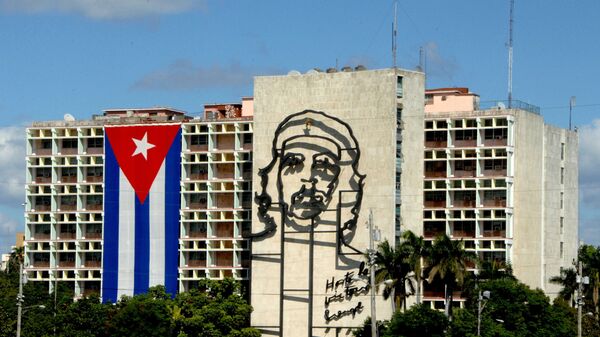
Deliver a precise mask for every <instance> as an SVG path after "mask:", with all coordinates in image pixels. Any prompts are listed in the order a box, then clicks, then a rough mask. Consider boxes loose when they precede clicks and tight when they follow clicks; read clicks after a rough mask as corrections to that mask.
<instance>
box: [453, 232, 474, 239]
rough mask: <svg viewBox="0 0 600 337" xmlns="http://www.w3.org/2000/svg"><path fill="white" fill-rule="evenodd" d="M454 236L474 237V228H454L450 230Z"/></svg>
mask: <svg viewBox="0 0 600 337" xmlns="http://www.w3.org/2000/svg"><path fill="white" fill-rule="evenodd" d="M452 237H454V238H474V237H475V230H454V231H453V232H452Z"/></svg>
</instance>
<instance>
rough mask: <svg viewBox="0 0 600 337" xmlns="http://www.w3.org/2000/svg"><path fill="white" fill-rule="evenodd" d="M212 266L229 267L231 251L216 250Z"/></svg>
mask: <svg viewBox="0 0 600 337" xmlns="http://www.w3.org/2000/svg"><path fill="white" fill-rule="evenodd" d="M214 266H215V267H229V268H231V267H232V266H233V253H232V252H216V253H215V261H214Z"/></svg>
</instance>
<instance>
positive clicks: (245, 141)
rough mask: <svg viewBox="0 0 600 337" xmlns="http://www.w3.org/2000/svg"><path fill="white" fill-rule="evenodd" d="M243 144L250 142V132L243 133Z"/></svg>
mask: <svg viewBox="0 0 600 337" xmlns="http://www.w3.org/2000/svg"><path fill="white" fill-rule="evenodd" d="M243 138H244V144H252V134H249V133H246V134H244V135H243Z"/></svg>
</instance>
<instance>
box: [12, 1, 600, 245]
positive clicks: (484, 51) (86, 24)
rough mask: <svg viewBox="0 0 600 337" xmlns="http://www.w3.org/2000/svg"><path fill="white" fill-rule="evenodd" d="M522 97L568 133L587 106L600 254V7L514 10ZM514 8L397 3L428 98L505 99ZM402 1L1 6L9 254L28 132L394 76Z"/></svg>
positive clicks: (590, 238)
mask: <svg viewBox="0 0 600 337" xmlns="http://www.w3.org/2000/svg"><path fill="white" fill-rule="evenodd" d="M515 2H516V4H515V33H514V41H515V45H514V82H513V97H514V98H515V99H520V100H523V101H526V102H529V103H532V104H535V105H538V106H540V107H541V108H542V113H543V115H544V117H545V119H546V121H547V122H548V123H550V124H553V125H557V126H562V127H566V126H567V125H568V102H569V98H570V96H576V97H577V106H576V107H575V110H574V116H573V120H574V124H575V125H576V126H578V127H579V129H580V141H581V146H580V158H581V161H580V180H581V191H580V194H581V196H582V199H581V200H580V210H581V213H580V224H581V231H580V234H581V238H582V239H583V240H584V241H586V242H587V243H592V244H595V245H600V226H598V222H599V221H600V211H597V210H598V209H600V173H597V172H596V171H597V170H596V168H597V167H599V166H600V144H597V142H596V139H600V138H599V137H600V97H599V96H598V95H597V90H598V85H597V81H596V80H597V79H598V78H600V62H599V61H598V56H599V55H600V44H598V43H597V34H598V33H600V21H599V20H597V14H598V13H599V12H600V2H599V1H597V0H578V1H567V0H556V1H547V0H527V1H524V0H516V1H515ZM508 9H509V4H508V0H488V1H481V0H462V1H460V2H456V1H454V2H450V1H442V0H430V1H418V0H404V1H398V65H399V66H400V67H403V68H408V69H413V68H414V67H415V66H417V65H418V63H419V48H420V47H423V49H424V52H425V54H426V56H427V64H426V70H427V75H428V78H427V84H428V87H441V86H444V87H445V86H467V87H469V88H471V90H472V91H474V92H477V93H478V94H480V96H481V100H482V101H492V100H502V99H506V95H507V94H506V88H507V48H506V42H507V40H508ZM392 20H393V0H380V1H355V0H343V1H342V0H339V1H334V0H321V1H308V0H307V1H298V2H293V3H292V2H288V1H272V0H262V1H199V0H194V1H193V0H105V1H89V0H54V1H47V0H0V46H1V52H0V163H3V164H2V165H1V166H0V173H3V174H2V176H3V178H0V186H4V193H2V195H1V196H0V251H7V250H8V249H9V248H8V247H9V246H10V244H11V243H13V242H14V232H15V231H16V229H17V228H21V227H22V224H23V216H22V206H21V203H22V202H23V199H24V192H23V184H24V176H25V174H24V172H23V170H24V161H23V159H22V158H23V154H24V144H23V139H24V133H23V132H24V131H23V128H24V126H26V125H28V124H29V123H30V122H31V121H34V120H55V119H62V116H63V115H64V114H65V113H70V114H72V115H74V116H75V117H76V118H78V119H87V118H90V117H91V115H92V114H97V113H100V112H101V110H102V109H106V108H121V107H148V106H156V105H161V106H172V107H175V108H179V109H182V110H185V111H188V112H190V113H196V112H200V111H202V108H203V105H204V104H206V103H214V102H230V101H231V102H237V101H239V99H240V97H241V96H251V95H252V76H254V75H270V74H284V73H287V72H288V71H289V70H292V69H295V70H299V71H301V72H305V71H307V70H309V69H311V68H313V67H319V68H322V69H325V68H328V67H332V66H335V65H336V64H337V65H338V66H339V67H341V66H344V65H351V66H356V65H358V64H363V65H366V66H367V67H368V68H370V69H373V68H384V67H389V66H391V65H392V57H391V25H392Z"/></svg>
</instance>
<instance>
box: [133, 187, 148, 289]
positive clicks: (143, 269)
mask: <svg viewBox="0 0 600 337" xmlns="http://www.w3.org/2000/svg"><path fill="white" fill-rule="evenodd" d="M134 198H135V257H134V281H133V294H134V295H137V294H143V293H145V292H147V291H148V286H149V284H150V275H149V274H150V264H149V261H150V207H149V206H150V202H152V200H150V195H148V196H147V197H146V201H145V202H144V203H143V204H142V203H140V200H139V199H138V197H137V195H136V196H134Z"/></svg>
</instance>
